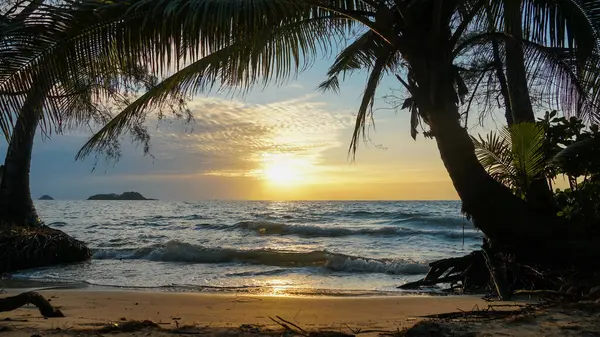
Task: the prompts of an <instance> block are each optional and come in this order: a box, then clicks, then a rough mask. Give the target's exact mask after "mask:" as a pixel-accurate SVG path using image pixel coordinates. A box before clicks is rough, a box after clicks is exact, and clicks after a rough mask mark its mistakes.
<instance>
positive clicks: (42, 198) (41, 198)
mask: <svg viewBox="0 0 600 337" xmlns="http://www.w3.org/2000/svg"><path fill="white" fill-rule="evenodd" d="M39 200H54V198H52V197H51V196H49V195H47V194H44V195H42V196H41V197H40V199H39Z"/></svg>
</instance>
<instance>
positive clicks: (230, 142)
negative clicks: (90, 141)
mask: <svg viewBox="0 0 600 337" xmlns="http://www.w3.org/2000/svg"><path fill="white" fill-rule="evenodd" d="M329 62H330V61H329V60H322V61H319V62H317V63H316V64H315V66H314V67H313V68H311V69H310V70H308V71H306V72H305V73H302V74H301V75H300V76H299V77H298V78H297V80H292V81H289V82H288V83H287V84H285V85H282V86H279V87H269V88H266V89H265V90H254V91H252V92H251V93H249V94H248V95H247V96H245V97H225V96H222V95H220V96H219V95H204V96H198V97H196V98H195V99H194V100H193V101H192V102H191V103H190V109H191V111H192V112H193V113H194V115H195V117H196V121H195V122H193V123H192V124H190V125H185V124H183V123H181V122H178V121H173V122H170V123H165V122H161V123H158V122H157V121H156V120H154V119H152V118H150V119H149V121H148V125H149V127H150V129H151V130H152V132H151V135H152V149H151V153H152V155H153V157H149V156H144V155H143V153H142V150H141V149H139V148H135V146H133V145H132V144H131V143H130V140H129V139H128V138H124V139H123V149H124V153H123V154H124V155H123V157H122V158H121V160H120V161H119V162H118V163H116V164H115V165H109V164H107V163H105V162H100V163H99V165H98V166H97V167H96V169H95V170H94V171H92V169H93V168H94V160H93V159H87V160H85V161H81V162H76V161H75V160H74V157H75V154H76V153H77V150H78V149H79V148H80V147H81V146H82V145H83V144H84V142H85V140H86V138H87V137H89V134H88V133H85V132H84V131H83V130H78V131H75V132H71V133H69V134H65V135H53V136H52V137H51V139H43V137H42V136H41V134H38V135H37V138H36V144H35V147H34V151H33V161H32V169H31V189H32V196H33V197H34V198H37V197H39V196H41V195H42V194H49V195H51V196H53V197H54V198H56V199H71V200H72V199H84V198H87V197H88V196H89V195H91V194H96V193H113V192H114V193H121V192H124V191H139V192H141V193H142V194H144V195H146V196H148V197H153V198H159V199H163V200H202V199H276V200H279V199H455V198H456V194H455V192H454V189H453V187H452V185H451V182H450V180H449V178H448V175H447V174H446V171H445V169H444V167H443V164H442V162H441V160H440V158H439V155H438V152H437V149H436V146H435V142H434V141H432V140H430V139H424V138H423V137H418V138H417V141H413V140H412V138H410V136H409V124H408V112H407V111H400V112H398V113H395V112H394V111H391V110H389V109H386V108H389V106H388V105H387V104H386V103H385V102H384V100H383V99H382V97H383V96H385V95H387V94H390V89H391V88H398V85H397V83H396V81H395V80H394V79H393V78H391V77H388V78H386V79H384V80H383V81H382V82H381V84H380V86H379V88H380V89H379V91H378V94H377V97H379V99H378V100H377V104H376V108H377V109H378V110H377V112H376V114H375V123H376V124H375V126H376V128H375V129H371V130H370V133H369V135H370V140H371V141H370V142H369V143H367V144H361V146H360V148H359V150H358V153H357V156H356V160H355V161H352V160H351V158H349V157H348V152H347V150H348V146H349V144H350V139H351V133H352V128H353V123H354V116H355V111H356V109H357V108H358V106H359V104H360V95H361V94H362V90H363V88H364V83H365V80H366V79H365V76H364V74H357V75H355V76H353V77H352V78H351V79H349V80H347V81H345V82H344V84H343V85H342V87H341V92H340V93H339V94H335V93H320V92H318V91H317V90H316V87H317V85H318V83H319V82H320V81H322V80H323V79H324V78H325V72H326V69H327V65H328V64H329ZM5 151H6V143H4V142H3V143H2V144H1V147H0V154H1V155H2V156H4V154H5Z"/></svg>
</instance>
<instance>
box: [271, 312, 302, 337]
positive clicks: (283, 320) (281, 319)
mask: <svg viewBox="0 0 600 337" xmlns="http://www.w3.org/2000/svg"><path fill="white" fill-rule="evenodd" d="M275 317H277V318H278V319H279V320H280V321H282V322H284V323H287V324H289V325H291V326H293V327H294V328H296V329H298V330H300V331H302V333H303V334H304V335H306V334H307V332H306V330H304V329H302V328H301V327H299V326H298V325H296V324H294V323H292V322H290V321H286V320H285V319H283V318H281V316H275Z"/></svg>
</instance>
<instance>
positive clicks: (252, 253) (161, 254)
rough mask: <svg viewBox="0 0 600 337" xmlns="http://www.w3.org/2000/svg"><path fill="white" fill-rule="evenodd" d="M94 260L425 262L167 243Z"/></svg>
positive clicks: (406, 267)
mask: <svg viewBox="0 0 600 337" xmlns="http://www.w3.org/2000/svg"><path fill="white" fill-rule="evenodd" d="M93 258H95V259H145V260H150V261H164V262H188V263H248V264H260V265H266V266H280V267H322V268H326V269H329V270H332V271H338V272H348V273H386V274H394V275H400V274H422V273H425V272H427V270H428V266H427V264H425V263H418V262H415V261H410V260H391V259H372V258H366V257H355V256H350V255H345V254H339V253H331V252H327V251H324V250H323V251H307V252H295V251H277V250H269V249H256V250H237V249H231V248H208V247H204V246H200V245H194V244H189V243H185V242H180V241H169V242H167V243H166V244H164V245H154V246H150V247H144V248H139V249H121V250H118V249H113V250H99V251H96V252H95V253H94V256H93Z"/></svg>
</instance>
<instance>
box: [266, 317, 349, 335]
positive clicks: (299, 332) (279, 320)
mask: <svg viewBox="0 0 600 337" xmlns="http://www.w3.org/2000/svg"><path fill="white" fill-rule="evenodd" d="M275 317H276V318H277V319H275V318H273V317H269V319H270V320H272V321H273V322H275V323H277V325H279V326H281V327H283V328H284V329H285V331H286V332H289V333H292V334H295V335H300V336H306V337H354V335H349V334H347V333H343V332H337V331H312V332H307V331H306V330H304V329H302V328H301V327H299V326H298V325H296V324H294V323H292V322H290V321H287V320H285V319H283V318H281V317H279V316H275ZM290 326H292V327H293V328H292V327H290Z"/></svg>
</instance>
